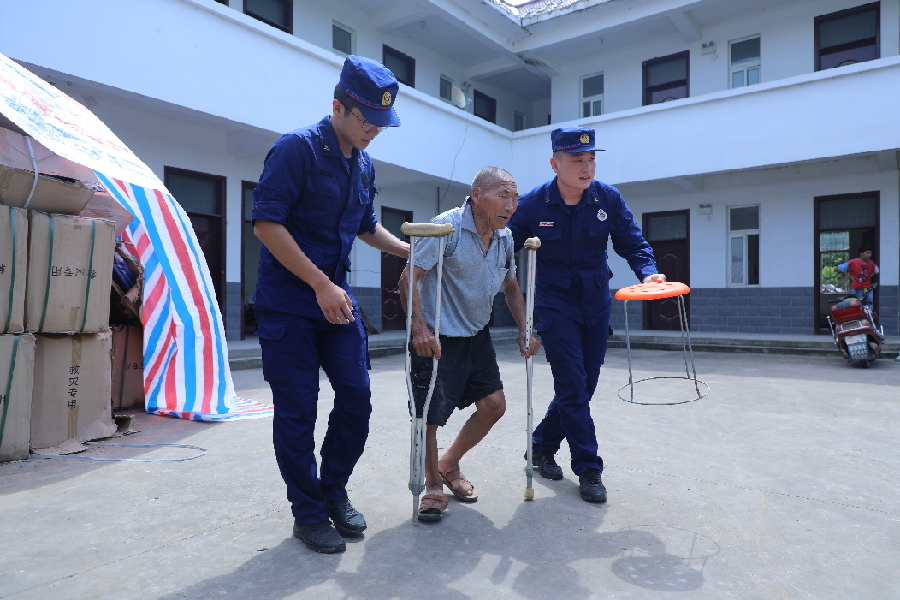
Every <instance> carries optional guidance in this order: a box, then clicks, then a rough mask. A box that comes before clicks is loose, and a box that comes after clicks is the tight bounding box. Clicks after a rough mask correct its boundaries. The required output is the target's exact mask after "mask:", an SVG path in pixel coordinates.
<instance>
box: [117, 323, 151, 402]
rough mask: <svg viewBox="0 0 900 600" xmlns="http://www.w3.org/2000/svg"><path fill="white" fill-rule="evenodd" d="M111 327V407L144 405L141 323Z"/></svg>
mask: <svg viewBox="0 0 900 600" xmlns="http://www.w3.org/2000/svg"><path fill="white" fill-rule="evenodd" d="M110 329H111V330H112V407H113V410H121V409H123V408H135V407H138V408H143V406H144V339H143V329H142V328H141V326H140V325H110Z"/></svg>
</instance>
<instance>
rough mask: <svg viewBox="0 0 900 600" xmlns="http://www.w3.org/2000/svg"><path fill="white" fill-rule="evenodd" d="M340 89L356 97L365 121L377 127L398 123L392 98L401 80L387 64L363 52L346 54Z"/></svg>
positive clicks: (339, 82) (395, 97)
mask: <svg viewBox="0 0 900 600" xmlns="http://www.w3.org/2000/svg"><path fill="white" fill-rule="evenodd" d="M338 86H339V87H340V88H341V90H342V91H343V92H344V93H345V94H347V95H348V96H350V97H351V98H353V99H354V100H356V105H357V106H358V107H359V112H361V113H362V115H363V116H364V117H365V118H366V121H368V122H369V123H372V124H373V125H377V126H378V127H398V126H399V125H400V117H398V116H397V111H395V110H394V100H396V99H397V92H398V91H399V90H400V84H399V83H397V78H396V77H394V74H393V73H391V72H390V71H389V70H388V68H387V67H385V66H384V65H383V64H381V63H380V62H377V61H374V60H372V59H371V58H366V57H364V56H352V55H351V56H348V57H347V59H346V60H345V61H344V67H343V68H342V69H341V78H340V81H338Z"/></svg>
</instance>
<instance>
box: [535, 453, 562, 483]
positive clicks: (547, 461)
mask: <svg viewBox="0 0 900 600" xmlns="http://www.w3.org/2000/svg"><path fill="white" fill-rule="evenodd" d="M553 455H554V453H553V452H542V451H534V452H532V453H531V464H532V465H534V466H535V467H538V469H539V470H540V473H541V477H543V478H544V479H562V478H563V473H562V467H560V466H559V465H558V464H556V459H555V458H554V457H553Z"/></svg>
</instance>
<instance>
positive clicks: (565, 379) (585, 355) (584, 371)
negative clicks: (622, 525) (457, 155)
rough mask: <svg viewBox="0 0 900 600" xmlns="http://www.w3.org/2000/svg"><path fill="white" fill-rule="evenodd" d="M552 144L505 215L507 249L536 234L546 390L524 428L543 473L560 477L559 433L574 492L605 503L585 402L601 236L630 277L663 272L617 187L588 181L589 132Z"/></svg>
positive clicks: (601, 318)
mask: <svg viewBox="0 0 900 600" xmlns="http://www.w3.org/2000/svg"><path fill="white" fill-rule="evenodd" d="M551 142H552V146H553V157H552V158H551V159H550V166H551V167H552V168H553V171H554V172H555V173H556V177H555V178H554V179H553V180H552V181H549V182H547V183H545V184H544V185H541V186H539V187H537V188H535V189H534V190H532V191H530V192H528V193H527V194H525V195H524V196H522V197H521V198H520V200H519V207H518V209H517V210H516V212H515V213H514V214H513V216H512V219H511V220H510V223H509V228H510V229H511V230H512V232H513V236H514V238H515V248H516V250H518V249H519V248H521V247H522V244H523V243H524V242H525V240H526V239H527V238H529V237H532V236H537V237H539V238H540V239H541V249H540V250H539V251H538V252H537V261H538V262H537V281H536V286H535V308H536V309H537V313H538V319H539V322H538V325H537V332H538V334H539V335H540V336H541V342H542V343H543V345H544V350H545V352H546V353H547V360H548V361H549V362H550V368H551V371H552V372H553V385H554V397H553V400H552V401H551V402H550V406H549V407H548V409H547V414H546V416H545V417H544V419H543V421H541V423H540V424H539V425H538V426H537V428H535V430H534V434H533V436H532V442H533V457H534V458H533V463H534V466H535V467H538V468H539V472H540V474H541V476H542V477H545V478H547V479H562V476H563V475H562V468H561V467H560V466H559V465H558V464H557V463H556V461H555V459H554V455H555V454H556V451H557V450H558V449H559V447H560V445H561V444H562V441H563V439H566V440H567V441H568V443H569V450H570V453H571V458H572V472H573V473H575V474H576V475H578V479H579V491H580V493H581V497H582V498H583V499H584V500H586V501H588V502H605V501H606V488H605V487H604V486H603V482H602V480H601V477H600V474H601V472H602V471H603V459H601V458H600V456H599V455H598V454H597V434H596V431H595V429H594V422H593V420H592V419H591V411H590V405H589V402H590V399H591V396H593V394H594V389H595V388H596V387H597V379H598V378H599V376H600V366H601V365H602V364H603V358H604V356H605V354H606V344H607V340H608V337H609V312H610V305H611V304H612V298H611V296H610V290H609V279H610V277H611V276H612V272H611V271H610V270H609V267H608V266H607V254H606V244H607V239H612V243H613V249H614V250H615V251H616V253H617V254H618V255H619V256H621V257H622V258H624V259H626V260H627V261H628V264H629V266H630V267H631V269H632V270H633V271H634V274H635V275H637V278H638V280H639V281H641V282H644V283H647V282H650V281H665V276H664V275H660V274H658V273H657V269H656V262H655V261H654V259H653V250H652V249H651V248H650V245H649V244H648V243H647V241H646V240H644V238H643V236H642V234H641V230H640V229H639V228H638V226H637V224H636V223H635V222H634V218H633V216H632V214H631V211H630V210H629V208H628V206H626V204H625V201H624V200H623V199H622V196H621V195H620V194H619V192H618V190H616V189H615V188H613V187H611V186H609V185H606V184H605V183H603V182H600V181H595V180H594V173H595V170H596V162H595V155H594V153H595V151H596V150H597V148H596V147H595V145H594V130H593V129H589V128H586V127H574V128H562V129H556V130H554V131H553V133H552V134H551Z"/></svg>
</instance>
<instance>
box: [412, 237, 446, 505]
mask: <svg viewBox="0 0 900 600" xmlns="http://www.w3.org/2000/svg"><path fill="white" fill-rule="evenodd" d="M400 231H402V232H403V233H405V234H406V235H408V236H410V244H409V265H408V266H407V269H406V274H407V278H406V280H407V282H408V283H407V286H406V391H407V393H408V395H409V416H410V419H411V421H412V426H411V429H410V449H409V490H410V491H411V492H412V494H413V512H412V520H413V523H418V520H417V517H418V509H419V495H420V494H421V493H422V492H423V491H425V423H426V421H427V419H428V407H429V406H430V405H431V396H432V394H433V393H434V382H435V378H436V376H437V368H438V359H439V358H440V350H438V352H436V353H435V356H434V364H433V367H432V371H431V382H430V383H429V385H428V394H427V395H426V397H425V406H424V407H423V409H422V416H419V415H418V414H417V411H416V401H415V397H414V396H413V383H412V372H411V356H410V350H409V344H410V337H411V335H412V312H413V311H412V307H413V286H415V285H416V278H415V276H414V274H413V273H414V270H415V262H414V257H415V248H416V243H415V242H416V240H415V239H414V238H416V237H440V243H439V250H438V263H437V291H436V293H435V310H434V314H435V319H434V339H435V340H439V339H440V338H439V335H440V327H441V275H442V273H443V268H444V243H445V241H446V240H445V236H447V235H450V234H451V233H453V231H454V230H453V225H451V224H450V223H443V224H437V223H403V225H402V226H401V227H400ZM400 291H401V293H402V291H403V290H402V289H401V290H400ZM436 343H438V344H439V343H440V342H437V341H436Z"/></svg>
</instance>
